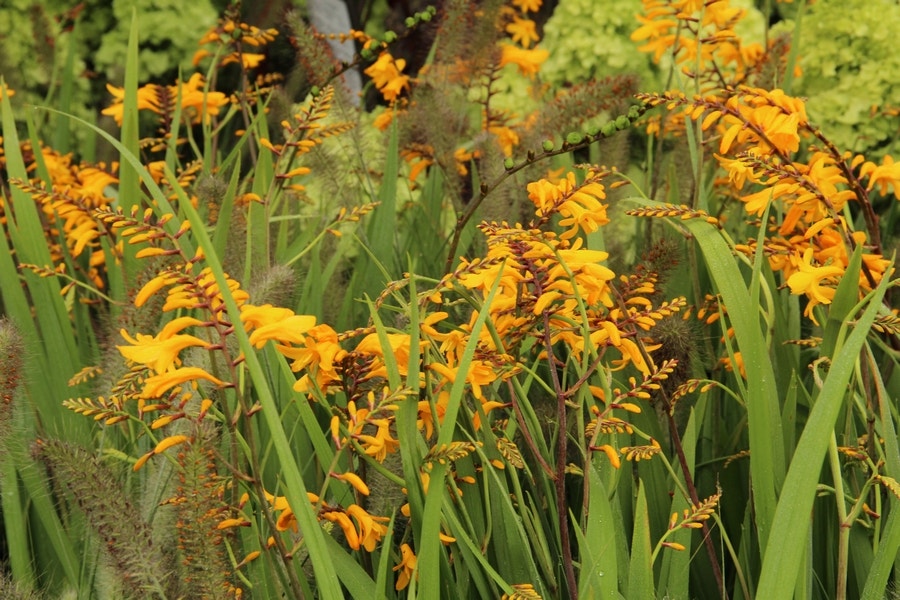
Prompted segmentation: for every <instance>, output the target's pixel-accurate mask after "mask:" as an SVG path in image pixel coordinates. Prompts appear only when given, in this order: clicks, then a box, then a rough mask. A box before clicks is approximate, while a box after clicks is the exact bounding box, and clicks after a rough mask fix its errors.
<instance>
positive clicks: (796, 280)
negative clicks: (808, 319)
mask: <svg viewBox="0 0 900 600" xmlns="http://www.w3.org/2000/svg"><path fill="white" fill-rule="evenodd" d="M812 260H813V249H812V248H807V249H806V251H805V252H804V253H803V259H802V260H801V261H800V263H799V264H798V268H799V270H798V271H797V272H796V273H794V274H793V275H791V276H790V277H789V278H788V282H787V283H788V286H790V288H791V293H792V294H796V295H800V294H806V297H807V298H809V304H808V305H807V306H806V310H805V311H804V313H803V314H805V315H807V316H811V314H812V309H813V308H814V307H815V306H816V305H817V304H831V300H832V298H834V288H830V287H822V285H821V284H822V283H823V282H824V281H827V280H833V279H834V278H835V277H838V276H840V275H843V274H844V269H843V268H842V267H838V266H835V265H830V266H825V267H814V266H813V265H812Z"/></svg>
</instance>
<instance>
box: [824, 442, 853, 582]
mask: <svg viewBox="0 0 900 600" xmlns="http://www.w3.org/2000/svg"><path fill="white" fill-rule="evenodd" d="M828 463H829V465H830V466H831V476H832V477H833V478H834V503H835V505H836V506H837V512H838V523H839V529H838V554H837V582H836V583H835V592H834V597H835V599H836V600H846V598H847V567H848V561H849V558H850V525H852V522H851V521H850V520H849V519H848V518H847V506H846V505H845V504H844V502H845V499H844V478H843V475H842V474H841V460H840V457H839V456H838V449H837V438H836V437H835V435H834V431H832V432H831V441H829V442H828Z"/></svg>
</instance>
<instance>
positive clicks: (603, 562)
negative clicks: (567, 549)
mask: <svg viewBox="0 0 900 600" xmlns="http://www.w3.org/2000/svg"><path fill="white" fill-rule="evenodd" d="M585 476H586V477H587V478H588V491H589V493H590V500H589V502H588V516H587V525H586V526H585V530H584V534H583V535H582V533H581V530H580V529H579V528H578V527H576V528H575V533H576V535H578V540H579V546H580V552H579V556H580V558H581V571H580V572H579V579H578V597H579V598H615V597H616V594H617V593H618V580H619V573H618V569H619V566H618V562H617V560H618V558H617V556H616V527H615V525H614V524H613V511H612V506H610V503H609V497H608V494H607V491H606V486H604V485H603V477H602V475H601V474H600V472H599V470H598V469H597V466H596V464H594V463H593V462H591V464H590V465H589V467H588V469H587V470H586V472H585ZM573 522H575V523H577V522H578V520H577V519H575V518H574V517H573Z"/></svg>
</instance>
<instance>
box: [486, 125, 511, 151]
mask: <svg viewBox="0 0 900 600" xmlns="http://www.w3.org/2000/svg"><path fill="white" fill-rule="evenodd" d="M488 131H489V132H490V133H493V134H494V136H496V138H497V143H498V144H500V149H501V150H503V155H504V156H512V153H513V148H515V147H516V145H517V144H518V143H519V134H517V133H516V132H515V131H513V130H512V129H510V128H509V127H506V126H505V125H503V126H496V125H495V126H491V127H488Z"/></svg>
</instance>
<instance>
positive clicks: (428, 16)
mask: <svg viewBox="0 0 900 600" xmlns="http://www.w3.org/2000/svg"><path fill="white" fill-rule="evenodd" d="M419 14H420V15H421V17H420V18H421V19H422V20H423V21H425V22H426V23H427V22H428V21H430V20H431V13H430V12H428V11H427V10H426V11H425V12H423V13H419Z"/></svg>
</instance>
